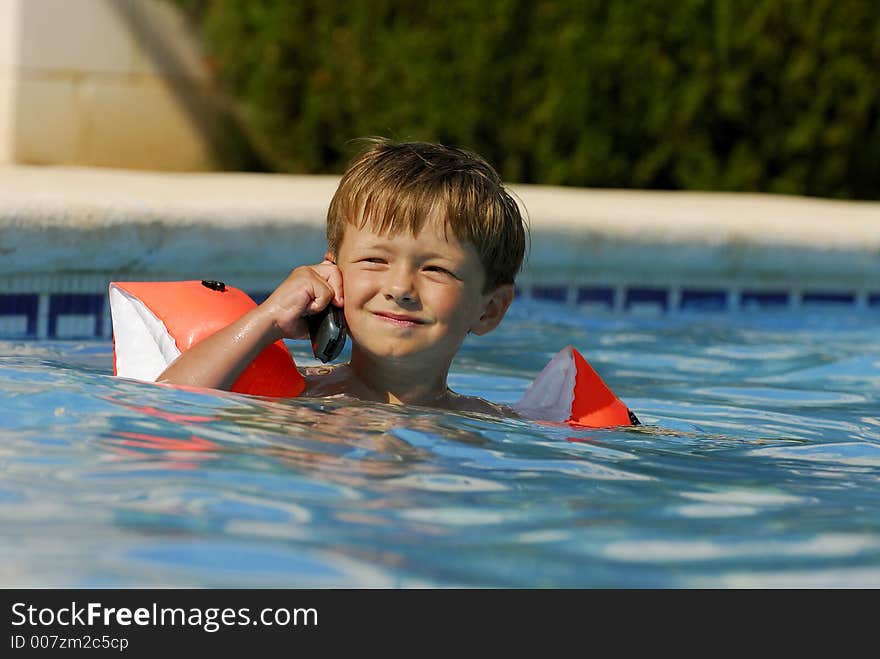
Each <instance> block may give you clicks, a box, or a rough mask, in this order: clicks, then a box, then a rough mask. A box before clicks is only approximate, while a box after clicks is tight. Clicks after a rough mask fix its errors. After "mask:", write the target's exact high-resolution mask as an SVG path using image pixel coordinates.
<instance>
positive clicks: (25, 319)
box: [0, 282, 880, 339]
mask: <svg viewBox="0 0 880 659" xmlns="http://www.w3.org/2000/svg"><path fill="white" fill-rule="evenodd" d="M249 294H250V296H251V297H252V298H253V299H254V301H255V302H257V303H258V304H259V303H261V302H263V301H265V300H266V298H268V297H269V295H270V294H271V291H267V290H265V289H263V290H254V291H253V292H250V293H249ZM516 296H517V297H519V298H528V299H534V300H540V301H546V302H550V303H556V304H566V303H572V304H574V305H581V306H589V307H591V308H597V309H599V310H600V311H605V310H607V311H608V312H615V311H618V312H620V311H622V312H624V313H626V312H638V311H643V310H648V311H650V310H653V311H656V312H660V313H674V312H700V313H703V312H729V313H734V312H737V311H743V312H748V311H749V310H768V311H772V310H780V311H781V310H785V309H788V308H794V307H805V308H820V307H821V306H823V305H824V306H830V307H832V308H841V309H845V308H863V309H870V310H872V311H875V310H880V290H876V289H875V290H868V291H865V290H864V289H861V290H859V291H853V290H841V289H836V290H835V289H832V290H815V289H806V290H803V289H795V290H786V289H784V288H774V289H762V288H758V287H754V288H749V287H746V288H741V287H739V286H737V285H736V283H735V282H733V283H732V284H731V285H730V286H729V287H725V286H724V285H715V286H683V287H679V286H657V285H655V286H644V285H630V286H627V285H622V284H616V285H608V284H602V283H596V284H553V283H540V284H530V283H527V284H524V285H521V286H518V287H517V288H516ZM68 315H70V316H78V317H79V319H78V320H77V321H76V324H75V325H73V327H74V328H75V329H74V330H73V332H76V333H79V332H80V331H82V333H83V336H79V335H77V336H74V335H73V334H72V332H71V329H70V327H71V326H68V330H67V332H65V331H64V329H63V328H60V326H59V325H60V321H61V319H62V318H63V317H64V316H68ZM4 319H6V320H7V322H5V323H3V324H0V338H30V339H47V338H48V339H55V338H104V337H105V334H104V333H105V331H106V332H107V336H109V330H110V327H109V324H108V323H109V303H108V301H107V296H106V294H104V293H92V292H81V293H74V292H65V293H44V292H39V293H32V292H22V293H19V292H15V293H13V292H3V293H0V321H3V320H4ZM9 319H13V320H12V322H8V321H9ZM92 319H94V322H93V323H92ZM4 327H5V330H4V329H3V328H4ZM59 329H61V331H62V332H63V333H64V334H65V335H64V336H63V337H62V336H59ZM4 331H5V332H6V334H3V332H4Z"/></svg>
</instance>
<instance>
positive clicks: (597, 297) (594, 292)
mask: <svg viewBox="0 0 880 659" xmlns="http://www.w3.org/2000/svg"><path fill="white" fill-rule="evenodd" d="M576 300H577V303H578V304H604V305H605V306H606V307H608V308H609V309H613V308H614V289H613V288H609V287H607V286H581V287H579V288H578V290H577V298H576Z"/></svg>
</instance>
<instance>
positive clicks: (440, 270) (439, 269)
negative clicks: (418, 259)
mask: <svg viewBox="0 0 880 659" xmlns="http://www.w3.org/2000/svg"><path fill="white" fill-rule="evenodd" d="M425 270H426V271H427V272H437V273H440V274H441V275H449V276H450V277H455V273H454V272H451V271H450V270H447V269H446V268H442V267H440V266H439V265H428V266H425ZM455 278H456V279H458V277H455Z"/></svg>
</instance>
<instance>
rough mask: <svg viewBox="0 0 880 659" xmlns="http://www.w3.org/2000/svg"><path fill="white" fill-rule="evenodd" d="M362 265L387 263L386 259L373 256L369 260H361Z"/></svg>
mask: <svg viewBox="0 0 880 659" xmlns="http://www.w3.org/2000/svg"><path fill="white" fill-rule="evenodd" d="M360 263H385V259H383V258H380V257H378V256H371V257H369V258H365V259H360Z"/></svg>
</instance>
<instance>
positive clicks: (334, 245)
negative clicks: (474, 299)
mask: <svg viewBox="0 0 880 659" xmlns="http://www.w3.org/2000/svg"><path fill="white" fill-rule="evenodd" d="M363 141H364V142H366V144H367V146H366V148H365V149H363V150H362V151H361V152H360V153H359V154H358V155H357V156H356V157H355V158H354V159H353V160H352V162H351V163H350V164H349V167H348V169H347V170H346V172H345V174H344V175H343V176H342V180H341V181H340V182H339V187H338V188H337V189H336V193H335V194H334V195H333V199H332V201H331V202H330V210H329V211H328V213H327V247H328V250H329V251H330V252H331V253H332V254H334V255H335V254H336V253H338V251H339V247H340V245H341V243H342V238H343V236H344V234H345V226H346V224H353V225H355V226H357V227H358V228H364V227H366V226H369V227H370V229H371V230H372V231H375V232H376V233H377V234H379V235H392V236H393V235H397V234H399V233H400V232H402V231H407V230H408V231H410V232H411V233H412V235H413V236H415V235H417V234H418V233H419V232H420V231H421V229H422V227H423V226H424V224H425V222H426V221H427V220H428V218H430V217H437V216H438V215H437V214H438V213H439V216H440V217H443V218H444V219H445V220H446V227H447V228H449V229H452V233H453V234H454V235H455V237H456V239H458V241H459V242H461V243H463V244H464V243H470V244H471V245H473V246H474V248H475V249H476V251H477V254H478V255H479V257H480V262H481V263H482V265H483V270H484V272H485V275H486V279H485V285H484V287H483V290H484V292H488V291H490V290H493V289H494V288H496V287H497V286H500V285H502V284H513V283H514V280H515V278H516V274H517V272H519V269H520V267H522V261H523V257H524V255H525V244H526V233H527V225H526V222H525V221H524V219H523V216H522V213H521V212H520V207H519V205H518V204H517V202H516V200H515V199H514V198H513V197H512V196H511V194H510V193H509V192H508V191H507V190H506V189H505V187H504V184H503V183H502V181H501V178H500V177H499V176H498V173H497V172H496V171H495V170H494V169H493V168H492V166H491V165H489V163H487V162H486V161H485V160H484V159H483V158H481V157H480V156H478V155H477V154H475V153H472V152H470V151H466V150H464V149H459V148H455V147H450V146H443V145H440V144H431V143H427V142H393V141H391V140H387V139H383V138H368V139H366V140H363Z"/></svg>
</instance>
